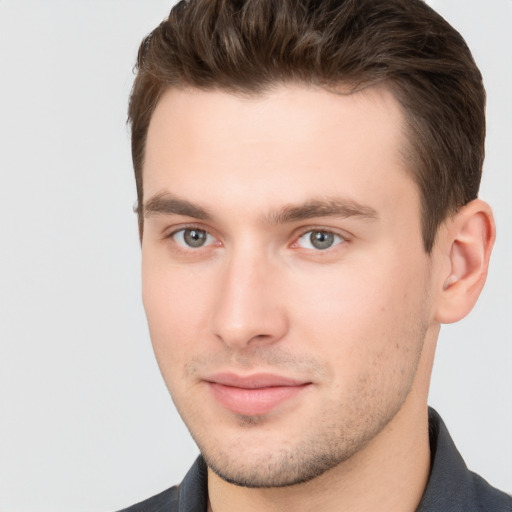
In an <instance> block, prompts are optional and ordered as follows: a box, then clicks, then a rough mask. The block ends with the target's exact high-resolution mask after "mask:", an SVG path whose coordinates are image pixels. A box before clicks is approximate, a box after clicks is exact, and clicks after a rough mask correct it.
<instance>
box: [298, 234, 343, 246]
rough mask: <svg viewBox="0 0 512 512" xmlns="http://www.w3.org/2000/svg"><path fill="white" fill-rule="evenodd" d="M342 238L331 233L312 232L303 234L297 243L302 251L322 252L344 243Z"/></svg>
mask: <svg viewBox="0 0 512 512" xmlns="http://www.w3.org/2000/svg"><path fill="white" fill-rule="evenodd" d="M344 241H345V240H344V238H343V237H342V236H340V235H336V234H335V233H332V232H331V231H321V230H318V231H317V230H314V231H308V232H307V233H304V234H303V235H302V236H301V237H300V238H299V239H298V240H297V243H298V245H299V246H300V247H302V248H303V249H315V250H317V251H323V250H325V249H330V248H331V247H333V246H335V245H338V244H340V243H341V242H344Z"/></svg>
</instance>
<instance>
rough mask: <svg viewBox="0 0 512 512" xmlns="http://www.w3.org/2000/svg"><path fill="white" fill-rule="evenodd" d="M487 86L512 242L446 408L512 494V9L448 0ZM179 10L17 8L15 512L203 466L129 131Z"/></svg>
mask: <svg viewBox="0 0 512 512" xmlns="http://www.w3.org/2000/svg"><path fill="white" fill-rule="evenodd" d="M431 4H432V5H433V6H434V7H435V8H437V9H438V10H439V12H441V14H443V15H444V16H445V17H446V18H447V19H448V20H449V21H450V22H451V23H452V24H453V25H454V26H455V27H456V28H457V29H458V30H460V31H461V33H462V34H463V35H464V36H465V37H466V39H467V41H468V43H469V45H470V47H472V49H473V52H474V56H475V58H476V60H477V62H478V64H479V65H480V67H481V69H482V72H483V74H484V77H485V82H486V87H487V91H488V99H489V100H488V134H489V135H488V143H487V160H486V163H485V170H484V174H485V177H484V181H483V185H482V193H481V196H482V198H484V199H487V200H488V201H489V202H490V203H491V204H492V206H493V207H494V211H495V215H496V221H497V225H498V241H497V244H496V248H495V253H494V256H493V261H492V268H491V272H490V275H489V279H488V284H487V287H486V289H485V291H484V293H483V295H482V297H481V300H480V302H479V304H478V305H477V307H476V308H475V311H474V312H473V313H472V314H471V315H470V317H469V318H467V319H466V320H464V321H463V322H461V323H459V324H457V325H454V326H447V327H445V328H443V331H442V335H441V340H440V343H439V349H438V356H437V362H436V366H435V371H434V375H433V382H432V393H431V400H430V402H431V404H433V405H434V406H435V407H436V408H437V409H438V410H439V412H440V413H441V414H442V415H443V417H444V419H445V421H446V423H447V424H448V427H449V428H450V430H451V432H452V435H453V437H454V438H455V440H456V443H457V445H458V447H459V449H460V451H461V452H462V453H463V455H464V457H465V459H466V461H467V463H468V465H469V466H470V467H471V468H472V469H474V470H476V471H477V472H479V473H481V474H482V475H483V476H484V477H485V478H486V479H488V480H489V481H490V482H492V483H493V484H495V485H496V486H498V487H501V488H503V489H505V490H507V491H508V492H512V377H511V375H512V372H511V370H512V343H511V341H512V265H511V261H512V242H511V241H512V206H511V198H512V173H511V163H512V150H511V141H512V102H511V91H512V66H511V56H512V32H511V30H510V27H511V26H512V2H511V1H510V0H490V1H488V2H483V1H482V0H473V1H465V2H461V1H460V0H432V1H431ZM169 9H170V2H168V1H162V0H144V1H143V0H138V1H135V0H101V1H99V0H96V1H91V0H82V1H79V0H74V1H71V0H60V1H56V0H45V1H42V0H39V1H35V0H33V1H29V0H0V169H1V178H0V229H1V245H0V261H1V281H0V300H1V304H0V315H1V316H0V326H1V356H0V511H1V512H59V511H73V512H75V511H76V512H81V511H84V512H85V511H87V512H106V511H108V510H115V509H118V508H121V507H123V506H127V505H129V504H132V503H134V502H136V501H139V500H141V499H143V498H146V497H148V496H150V495H152V494H154V493H156V492H159V491H161V490H163V489H164V488H167V487H168V486H169V485H171V484H173V483H177V482H179V481H180V480H181V478H182V477H183V475H184V473H185V471H186V469H187V468H188V466H189V465H190V464H191V462H192V461H193V459H194V457H195V455H196V448H195V447H194V445H193V443H192V441H191V440H190V439H189V437H188V434H187V433H186V430H185V428H184V427H183V426H182V424H181V422H180V420H179V418H178V416H177V414H176V412H175V411H174V409H173V406H172V405H171V401H170V399H169V397H168V395H167V392H166V390H165V387H164V385H163V382H162V380H161V378H160V375H159V373H158V369H157V366H156V363H155V362H154V358H153V354H152V351H151V346H150V342H149V337H148V332H147V327H146V323H145V318H144V313H143V310H142V305H141V300H140V277H139V266H140V254H139V247H138V240H137V230H136V219H135V216H134V214H133V213H132V210H131V208H132V205H133V203H134V200H135V186H134V182H133V178H132V169H131V161H130V154H129V134H128V130H127V129H126V127H125V119H126V104H127V97H128V93H129V89H130V87H131V83H132V73H131V68H132V66H133V63H134V60H135V55H136V51H137V48H138V44H139V42H140V40H141V38H142V37H143V35H145V34H146V33H147V32H149V31H150V30H151V29H152V28H153V27H154V26H155V25H156V24H157V23H158V22H159V21H160V20H161V19H162V18H163V17H164V16H165V15H166V14H167V12H168V11H169Z"/></svg>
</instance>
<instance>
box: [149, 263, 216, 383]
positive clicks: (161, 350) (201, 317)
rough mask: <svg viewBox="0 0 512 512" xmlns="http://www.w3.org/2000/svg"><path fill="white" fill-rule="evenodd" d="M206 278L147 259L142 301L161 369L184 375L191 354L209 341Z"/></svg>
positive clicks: (165, 372)
mask: <svg viewBox="0 0 512 512" xmlns="http://www.w3.org/2000/svg"><path fill="white" fill-rule="evenodd" d="M206 285H207V283H205V280H204V279H201V278H200V277H199V276H197V275H195V273H194V272H193V271H192V270H190V269H183V268H173V267H172V266H169V265H168V264H167V265H166V264H160V262H159V261H158V260H157V259H156V258H150V257H146V258H144V257H143V265H142V299H143V303H144V309H145V311H146V316H147V320H148V326H149V331H150V335H151V342H152V345H153V349H154V351H155V355H156V358H157V361H158V364H159V366H160V370H161V371H162V374H163V375H164V378H165V380H166V381H167V384H168V385H169V382H168V377H169V376H170V375H171V374H172V375H176V374H177V372H179V374H180V375H181V372H182V370H180V368H183V367H184V364H185V363H186V359H187V355H188V354H189V353H190V351H191V350H194V349H195V345H197V344H198V343H199V342H201V341H203V342H204V340H205V335H204V330H205V329H206V326H207V321H206V317H205V314H204V312H205V311H206V310H207V309H208V302H209V295H210V294H209V293H208V287H207V286H206Z"/></svg>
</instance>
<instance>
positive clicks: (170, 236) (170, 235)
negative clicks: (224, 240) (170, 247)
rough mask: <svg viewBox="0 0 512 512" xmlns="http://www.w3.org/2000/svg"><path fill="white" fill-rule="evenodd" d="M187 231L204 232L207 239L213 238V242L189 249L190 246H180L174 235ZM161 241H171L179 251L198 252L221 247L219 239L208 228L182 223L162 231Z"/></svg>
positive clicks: (196, 224)
mask: <svg viewBox="0 0 512 512" xmlns="http://www.w3.org/2000/svg"><path fill="white" fill-rule="evenodd" d="M187 230H197V231H204V232H205V233H206V235H207V236H208V237H211V238H213V241H212V242H209V243H206V244H205V245H202V246H199V247H191V246H185V245H182V244H180V243H179V242H178V241H177V240H176V239H174V237H175V235H177V234H178V233H180V232H182V231H187ZM162 239H163V240H164V241H166V240H168V241H169V240H170V241H173V242H174V244H175V245H176V246H177V248H178V249H179V250H181V251H193V252H198V251H200V250H201V249H206V248H208V247H212V246H220V245H221V242H220V239H219V237H218V236H217V235H216V234H215V233H213V232H212V230H211V229H210V228H208V227H206V226H202V225H201V224H199V223H183V224H178V225H174V226H171V227H168V228H167V229H165V230H164V231H163V233H162Z"/></svg>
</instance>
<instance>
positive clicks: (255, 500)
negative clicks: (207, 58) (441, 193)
mask: <svg viewBox="0 0 512 512" xmlns="http://www.w3.org/2000/svg"><path fill="white" fill-rule="evenodd" d="M403 126H404V120H403V113H402V112H401V109H400V107H399V105H398V103H397V102H396V100H395V99H394V97H393V96H392V94H391V93H390V92H389V91H388V90H387V89H386V88H384V87H373V88H370V89H367V90H365V91H361V92H358V93H355V94H352V95H336V94H333V93H332V92H327V91H325V90H322V89H318V88H308V87H305V86H300V85H287V86H282V87H279V88H276V89H275V90H273V91H272V92H269V93H267V94H265V95H262V96H259V97H252V98H246V97H239V96H235V95H231V94H228V93H225V92H221V91H208V92H204V91H197V90H193V89H183V90H170V91H167V92H166V93H165V94H164V95H163V97H162V98H161V99H160V101H159V103H158V105H157V107H156V110H155V112H154V114H153V117H152V120H151V124H150V127H149V131H148V138H147V145H146V159H145V164H144V170H143V173H144V174H143V176H144V194H145V201H144V205H145V218H144V232H143V238H142V256H143V258H142V261H143V266H142V272H143V300H144V306H145V309H146V314H147V317H148V323H149V328H150V333H151V339H152V343H153V346H154V350H155V354H156V357H157V360H158V363H159V366H160V370H161V372H162V375H163V377H164V380H165V382H166V384H167V387H168V389H169V391H170V393H171V395H172V398H173V400H174V402H175V404H176V407H177V408H178V410H179V412H180V414H181V416H182V418H183V420H184V421H185V423H186V424H187V426H188V428H189V430H190V432H191V434H192V436H193V437H194V439H195V441H196V442H197V444H198V446H199V447H200V450H201V452H202V454H203V456H204V457H205V459H206V461H207V464H208V466H209V477H208V488H209V498H210V504H209V507H210V509H211V510H213V511H215V512H222V511H224V510H240V511H249V510H260V511H261V510H283V509H287V510H311V509H312V507H313V506H314V507H320V508H321V509H322V510H326V511H329V510H343V509H345V508H346V509H347V510H352V511H356V510H357V511H358V510H361V511H362V510H380V511H385V510H395V511H397V510H398V511H400V510H404V511H406V510H411V511H412V510H415V508H416V506H417V504H418V503H419V501H420V499H421V495H422V493H423V490H424V488H425V485H426V481H427V478H428V472H429V463H430V453H429V447H428V431H427V405H426V403H427V394H428V385H429V379H430V373H431V369H432V362H433V356H434V350H435V343H436V340H437V336H438V332H439V323H440V321H454V320H456V319H458V318H459V317H461V316H463V315H464V314H466V313H467V311H469V309H470V307H471V306H472V303H474V300H476V296H478V293H479V290H480V288H481V285H482V284H483V281H484V280H485V271H486V262H485V261H484V260H485V259H486V258H487V261H488V253H489V252H490V248H489V246H490V245H492V239H493V227H492V218H491V214H490V211H489V210H488V209H486V205H485V203H481V202H477V203H475V204H474V205H473V206H471V207H470V208H469V210H468V209H465V210H464V209H463V211H462V212H461V213H459V214H458V216H455V217H454V218H453V219H450V221H449V222H447V223H446V224H445V225H443V226H442V228H441V230H440V234H439V237H438V242H437V243H436V246H435V248H434V251H433V252H432V254H430V255H427V254H426V253H425V252H424V249H423V241H422V235H421V223H420V199H419V195H418V190H417V187H416V185H415V183H414V181H413V180H412V178H411V175H410V171H409V169H408V165H409V164H408V162H407V161H406V160H405V158H404V157H403V154H404V151H403V150H404V149H405V147H406V144H407V138H406V136H405V134H404V133H403ZM305 206H306V207H307V208H306V207H305ZM306 211H307V212H308V213H305V212H306ZM462 227H464V228H465V229H466V233H469V235H468V237H469V238H471V237H472V238H471V240H480V241H482V240H483V241H484V242H481V243H480V246H483V245H485V244H486V245H485V249H484V250H480V251H479V249H477V248H474V247H476V246H477V245H478V244H477V243H475V244H473V245H472V246H471V247H469V245H470V244H467V243H465V242H464V240H462V241H461V237H459V238H457V237H458V236H459V234H460V233H461V230H462ZM191 229H195V230H196V232H199V233H200V234H202V235H203V236H204V237H205V239H204V244H203V245H198V246H196V247H194V246H190V245H187V241H188V242H191V241H192V243H194V240H193V237H190V236H189V235H191V234H193V233H192V232H191V231H190V230H191ZM184 230H185V231H184ZM186 230H189V231H186ZM311 232H315V233H317V235H318V234H319V235H318V236H320V237H321V238H322V237H323V238H324V239H325V237H332V238H331V241H332V245H329V243H330V242H329V240H330V239H329V238H328V239H327V247H326V248H321V249H318V248H316V247H315V246H314V245H313V244H312V242H311V239H310V234H311ZM482 233H483V235H482ZM184 235H187V236H186V237H184ZM456 241H458V243H456ZM473 246H474V247H473ZM473 249H474V250H473ZM472 250H473V252H471V251H472ZM476 253H478V254H479V257H476V256H475V257H471V258H470V257H468V254H469V255H473V256H474V254H476ZM482 261H483V263H482ZM479 262H480V263H479ZM476 273H478V276H479V277H478V278H477V277H475V279H474V282H475V283H476V284H475V285H474V286H473V288H474V293H473V295H475V297H473V295H472V296H471V298H468V292H467V290H468V288H470V287H469V285H468V282H467V280H466V281H465V284H466V286H465V287H461V286H459V284H458V283H459V282H462V281H463V280H464V279H467V277H468V276H473V275H474V274H476ZM458 286H459V288H457V287H458ZM462 288H465V290H466V292H465V294H464V293H463V292H462V291H461V290H462ZM457 290H459V292H458V293H457ZM450 293H451V294H452V295H451V296H450ZM222 372H229V373H235V374H236V375H240V376H251V375H254V374H258V373H271V374H273V375H279V376H282V377H286V378H291V379H296V380H298V381H300V382H305V383H307V385H305V386H304V388H303V389H301V390H300V392H298V393H297V394H296V395H294V396H293V397H291V398H290V399H288V400H285V401H284V402H283V403H280V404H278V405H277V406H276V407H274V408H272V409H271V410H270V411H269V412H265V413H264V414H240V413H236V412H233V411H231V410H229V409H227V408H226V407H224V406H223V405H222V404H221V403H219V401H218V400H217V399H216V398H215V396H214V394H213V393H212V388H211V386H210V384H209V383H208V379H209V378H210V377H211V375H215V374H218V373H222ZM368 489H371V490H372V492H371V493H369V492H368Z"/></svg>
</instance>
